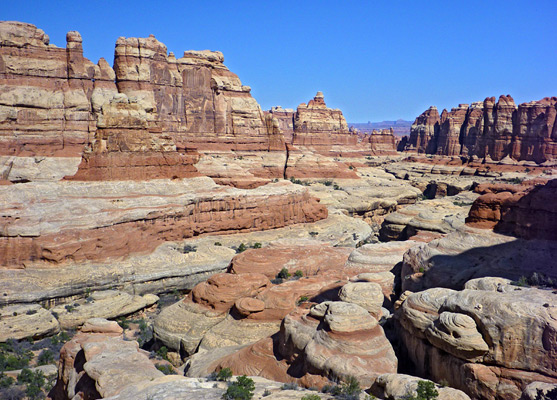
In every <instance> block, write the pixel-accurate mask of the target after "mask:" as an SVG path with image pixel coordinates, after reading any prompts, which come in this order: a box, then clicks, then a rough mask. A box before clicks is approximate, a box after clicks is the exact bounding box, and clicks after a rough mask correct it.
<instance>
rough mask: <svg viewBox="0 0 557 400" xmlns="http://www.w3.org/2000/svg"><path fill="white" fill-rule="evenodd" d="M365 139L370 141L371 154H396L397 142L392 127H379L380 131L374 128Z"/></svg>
mask: <svg viewBox="0 0 557 400" xmlns="http://www.w3.org/2000/svg"><path fill="white" fill-rule="evenodd" d="M367 139H368V140H369V143H370V147H371V154H372V155H376V156H379V155H394V154H396V151H397V150H396V148H397V143H396V138H395V135H394V131H393V128H390V129H381V130H380V131H376V130H375V129H374V130H373V131H372V132H371V134H370V135H369V136H368V137H367Z"/></svg>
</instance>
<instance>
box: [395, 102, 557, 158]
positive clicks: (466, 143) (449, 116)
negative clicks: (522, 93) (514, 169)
mask: <svg viewBox="0 0 557 400" xmlns="http://www.w3.org/2000/svg"><path fill="white" fill-rule="evenodd" d="M556 115H557V97H546V98H544V99H542V100H538V101H531V102H528V103H523V104H520V105H518V106H516V104H515V103H514V100H513V98H512V97H511V96H509V95H506V96H504V95H503V96H500V97H499V100H498V101H497V102H495V97H487V98H486V99H485V100H484V101H483V102H481V101H480V102H475V103H472V104H471V105H468V104H460V105H459V106H458V107H455V108H453V109H451V111H447V110H443V112H442V113H441V115H439V112H438V111H437V108H436V107H434V106H432V107H430V108H429V109H428V110H426V111H424V112H423V113H422V114H421V115H420V116H419V117H418V118H416V120H415V121H414V123H413V124H412V128H411V131H410V136H409V137H408V139H407V141H406V142H405V146H404V147H405V148H404V150H407V151H415V152H418V153H424V154H437V155H444V156H463V157H473V156H476V157H479V158H482V159H484V158H489V159H491V160H494V161H501V160H503V159H505V158H506V157H509V158H510V159H512V160H515V161H532V162H535V163H537V164H542V163H547V162H555V159H556V158H557V124H556V123H555V117H556Z"/></svg>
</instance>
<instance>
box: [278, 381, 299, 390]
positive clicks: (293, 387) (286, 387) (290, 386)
mask: <svg viewBox="0 0 557 400" xmlns="http://www.w3.org/2000/svg"><path fill="white" fill-rule="evenodd" d="M298 389H299V388H298V384H297V383H294V382H289V383H284V384H283V385H282V386H281V387H280V390H298Z"/></svg>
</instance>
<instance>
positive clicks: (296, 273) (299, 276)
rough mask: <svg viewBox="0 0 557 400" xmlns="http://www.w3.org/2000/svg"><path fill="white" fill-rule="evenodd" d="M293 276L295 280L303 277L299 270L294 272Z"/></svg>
mask: <svg viewBox="0 0 557 400" xmlns="http://www.w3.org/2000/svg"><path fill="white" fill-rule="evenodd" d="M294 276H295V277H296V278H301V277H302V276H304V273H303V272H302V271H301V270H296V272H294Z"/></svg>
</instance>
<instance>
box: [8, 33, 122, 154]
mask: <svg viewBox="0 0 557 400" xmlns="http://www.w3.org/2000/svg"><path fill="white" fill-rule="evenodd" d="M66 39H67V48H66V49H63V48H58V47H56V46H53V45H49V38H48V36H47V35H46V34H45V33H44V32H43V31H42V30H40V29H37V28H36V27H35V26H33V25H30V24H25V23H22V22H2V23H0V155H12V156H34V155H39V156H63V157H76V156H77V157H79V156H80V155H81V152H82V151H83V148H84V146H85V145H86V144H87V142H88V141H89V139H90V132H91V130H92V128H93V129H94V125H95V124H94V120H93V118H92V115H91V113H90V108H91V107H90V98H91V94H92V91H93V90H94V88H95V87H98V86H102V85H104V82H103V80H104V76H103V74H102V68H101V62H100V61H99V65H94V64H93V63H91V62H90V61H89V60H87V59H85V58H83V51H82V47H81V37H80V35H79V33H77V32H69V33H68V35H67V38H66ZM97 80H98V83H97ZM112 84H114V83H112Z"/></svg>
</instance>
